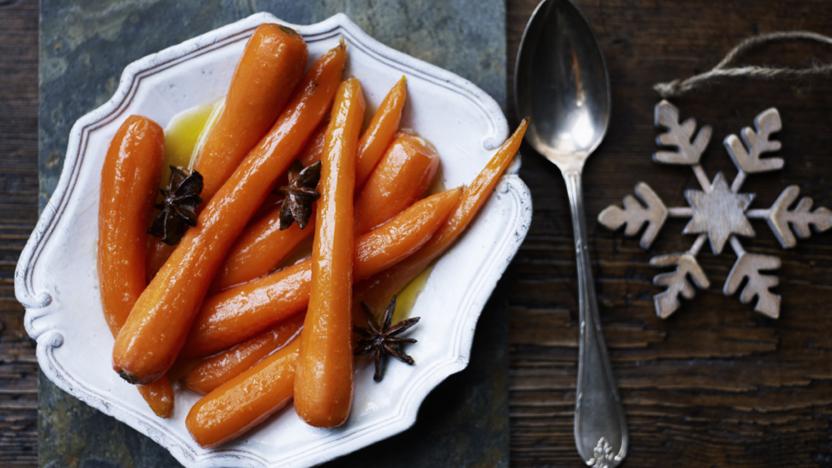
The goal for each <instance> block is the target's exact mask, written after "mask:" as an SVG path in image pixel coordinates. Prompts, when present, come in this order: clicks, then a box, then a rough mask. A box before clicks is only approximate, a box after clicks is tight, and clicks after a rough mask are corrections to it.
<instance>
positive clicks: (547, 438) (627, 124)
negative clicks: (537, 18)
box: [0, 0, 832, 467]
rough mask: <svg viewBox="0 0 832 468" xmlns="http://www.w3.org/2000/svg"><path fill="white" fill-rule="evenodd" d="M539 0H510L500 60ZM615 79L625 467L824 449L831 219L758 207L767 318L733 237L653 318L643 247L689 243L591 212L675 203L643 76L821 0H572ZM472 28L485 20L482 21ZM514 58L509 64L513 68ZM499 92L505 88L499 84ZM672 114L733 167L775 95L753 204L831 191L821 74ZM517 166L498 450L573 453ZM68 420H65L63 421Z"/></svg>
mask: <svg viewBox="0 0 832 468" xmlns="http://www.w3.org/2000/svg"><path fill="white" fill-rule="evenodd" d="M535 3H536V1H535V0H509V1H508V2H507V10H508V21H507V24H508V28H509V30H508V37H509V44H508V54H509V55H508V58H509V63H510V64H511V63H512V62H513V59H514V55H515V51H516V48H517V43H518V41H519V37H520V34H521V32H522V28H523V24H524V23H525V20H526V18H527V17H528V15H529V14H530V12H531V10H532V9H533V8H534V5H535ZM577 3H578V4H579V5H580V6H581V7H582V9H583V10H584V11H585V13H586V15H587V16H588V18H589V19H590V21H591V22H592V24H593V27H594V29H595V30H596V32H597V34H598V37H599V41H600V43H601V46H602V47H603V49H604V51H605V54H606V57H607V63H608V66H609V68H610V76H611V80H612V84H613V106H614V112H613V118H612V123H611V127H610V132H609V134H608V137H607V139H606V141H605V143H604V144H603V145H602V147H601V148H600V149H599V151H598V152H597V153H596V155H594V156H593V158H592V161H591V162H590V163H589V165H588V167H587V172H586V178H585V184H586V192H587V193H586V197H587V199H586V203H587V209H588V213H589V216H590V220H589V230H590V236H591V240H590V249H591V251H592V254H593V257H594V262H593V267H594V269H595V273H596V277H597V289H598V294H599V300H600V303H601V308H602V311H601V312H602V319H603V325H604V329H605V333H606V336H607V340H608V343H609V347H610V354H611V356H612V359H613V362H614V367H615V373H616V376H617V378H618V382H619V386H620V387H621V396H622V399H623V401H624V406H625V411H626V413H627V417H628V422H629V426H630V437H631V451H630V456H629V458H628V463H627V466H633V467H642V466H832V313H830V308H829V305H828V304H829V302H830V301H832V233H826V234H818V235H814V236H813V237H812V238H811V239H809V240H807V241H801V242H800V243H799V244H798V246H797V247H796V248H794V249H791V250H789V251H782V250H781V249H780V248H779V246H778V244H777V243H776V241H775V240H774V238H773V236H772V235H771V234H770V233H769V232H768V231H767V228H766V227H765V225H764V224H759V225H758V224H755V229H756V231H757V238H755V239H753V240H748V241H745V245H746V247H747V248H748V249H749V250H752V251H754V252H757V253H767V254H772V255H778V256H780V257H781V258H782V260H783V266H782V268H781V269H780V271H779V274H780V277H781V284H780V286H778V287H777V289H776V291H777V292H778V293H779V294H782V295H783V306H782V317H781V318H780V319H779V320H777V321H773V320H770V319H767V318H764V317H762V316H761V315H759V314H755V313H754V312H753V311H752V310H751V308H750V307H748V306H745V305H742V304H740V303H739V301H738V300H737V298H735V297H732V298H728V297H724V296H723V295H722V294H721V292H720V288H719V286H718V285H721V284H722V282H723V281H724V278H725V276H726V274H727V272H728V270H729V269H730V267H731V265H732V263H733V261H734V257H733V254H723V255H721V256H712V255H711V254H710V253H709V252H704V254H703V255H702V256H701V258H702V264H703V268H704V269H705V271H706V272H707V273H708V274H709V278H710V279H711V282H712V283H713V284H714V286H713V287H712V288H711V289H710V290H707V291H699V292H698V293H697V296H696V297H695V298H694V299H693V300H690V301H686V302H685V303H684V305H683V306H682V308H681V309H680V310H679V311H677V312H676V314H675V315H674V316H672V317H671V318H670V319H668V320H666V321H661V320H659V319H657V318H656V317H655V314H654V312H653V306H652V296H653V294H655V293H656V292H657V289H656V288H655V287H654V286H653V285H652V284H651V282H650V281H651V278H652V277H653V275H654V274H655V273H656V270H654V269H653V268H652V267H650V266H649V264H648V259H649V257H650V256H651V255H653V254H656V253H663V252H672V251H677V250H683V249H686V248H687V246H688V245H689V243H690V238H686V237H684V236H682V235H681V234H680V233H681V229H682V227H683V226H684V224H683V223H681V222H670V223H669V224H668V226H667V227H666V228H665V229H664V231H663V232H662V233H661V235H660V236H659V239H658V241H657V242H656V244H655V245H654V246H653V248H652V251H651V252H649V253H648V252H644V251H642V250H640V249H639V248H638V244H637V241H635V240H633V239H630V238H623V237H622V236H621V235H620V234H616V233H610V232H608V231H606V230H604V229H602V228H599V226H598V225H597V223H596V222H595V221H594V217H595V216H596V215H597V213H598V212H599V211H600V210H601V209H603V208H604V207H605V206H606V205H608V204H610V203H618V202H619V201H620V199H621V197H623V196H624V195H625V194H627V193H629V192H631V190H632V188H633V186H634V185H635V183H636V182H638V181H640V180H644V181H646V182H648V183H649V184H650V185H651V186H652V187H653V188H654V189H655V190H656V191H657V192H658V193H659V195H660V196H662V198H663V199H665V200H668V201H670V202H674V203H681V202H682V189H683V188H686V187H690V188H693V187H694V184H695V179H694V178H693V177H692V176H691V174H690V172H689V171H686V170H684V169H680V168H674V167H665V166H657V165H655V164H653V163H651V162H650V155H651V153H652V152H653V151H654V143H653V140H654V138H655V136H656V130H655V129H654V128H653V126H652V112H653V105H654V104H655V103H656V101H657V96H656V95H655V93H653V92H652V91H651V87H652V84H653V83H655V82H657V81H666V80H669V79H672V78H678V77H683V76H688V75H690V74H693V73H697V72H701V71H703V70H705V69H707V68H708V67H710V66H711V65H713V64H714V63H716V62H717V61H718V60H719V59H720V58H721V57H722V55H723V54H724V53H725V52H726V51H727V50H728V49H729V48H730V47H731V46H733V45H734V44H735V43H737V42H738V41H739V40H741V39H742V38H744V37H746V36H748V35H751V34H755V33H759V32H766V31H773V30H788V29H806V30H813V31H817V32H821V33H825V34H832V2H829V1H827V0H799V1H798V0H794V1H785V0H783V1H761V0H742V1H739V0H725V1H721V2H713V1H710V0H677V1H675V2H667V1H659V0H592V1H590V0H583V1H577ZM37 13H38V12H37V3H36V2H35V1H32V0H28V1H15V0H0V76H1V77H2V86H0V237H2V239H3V242H2V244H0V333H1V334H0V465H2V466H10V465H14V464H19V465H33V464H35V463H36V460H37V456H36V452H37V447H36V443H37V442H36V441H37V432H36V431H37V427H36V420H37V415H36V408H37V391H36V386H37V375H38V374H37V367H36V363H35V359H34V355H33V351H34V348H33V346H32V343H31V342H30V340H29V339H28V338H27V337H26V335H25V332H24V330H23V327H22V308H21V306H20V305H19V304H18V303H17V302H16V301H15V300H14V293H13V284H12V283H13V281H12V279H13V270H14V265H15V261H16V258H17V255H18V253H19V251H20V249H21V248H22V247H23V244H24V242H25V240H26V238H27V237H28V233H29V231H30V230H31V228H32V226H33V224H34V222H35V221H36V207H37V199H36V197H37V164H36V160H37V158H36V151H37V131H36V129H37V122H36V115H37V105H38V103H37V53H36V44H37ZM484 27H487V26H486V25H484ZM750 60H753V61H754V62H755V63H767V64H770V63H774V64H781V63H783V64H792V65H799V64H810V63H820V62H829V61H832V52H830V51H829V50H828V49H826V50H825V49H823V48H818V47H813V46H807V45H795V46H791V45H782V46H775V47H771V48H769V49H768V50H766V51H764V52H760V53H759V54H755V55H754V56H753V57H752V58H751V59H750ZM509 70H511V68H509ZM509 94H510V93H509ZM674 102H675V103H676V104H677V105H678V106H679V107H680V109H681V111H682V114H683V115H684V116H695V117H697V119H698V120H699V121H700V122H704V123H708V124H710V125H712V126H713V127H714V132H715V134H714V141H713V142H712V144H711V146H710V147H709V149H708V151H707V152H706V154H705V168H706V170H707V171H708V173H709V174H710V175H711V176H713V174H715V173H716V171H718V170H721V171H725V172H726V174H728V175H729V177H730V176H732V175H733V172H732V171H733V169H732V167H731V165H730V162H729V161H728V158H727V157H726V155H725V153H724V151H723V150H722V149H721V146H720V145H719V144H718V142H719V140H721V139H722V138H723V137H724V136H725V135H727V134H728V133H733V132H737V131H738V130H739V129H740V128H741V127H743V126H746V125H750V124H751V121H752V119H753V117H754V116H755V115H756V114H757V113H759V112H760V111H762V110H763V109H765V108H767V107H770V106H776V107H778V108H779V109H780V111H781V114H782V117H783V121H784V131H783V132H782V135H781V136H780V139H781V140H782V142H783V145H784V149H783V151H782V152H781V153H782V154H783V156H784V157H785V159H786V167H785V169H784V170H783V171H782V172H778V173H771V174H766V175H763V176H755V177H754V178H752V180H750V181H749V182H748V184H747V186H746V189H747V190H748V191H752V192H756V193H757V194H758V196H757V199H756V200H757V201H758V204H757V205H756V206H764V205H767V204H769V203H770V202H771V201H773V200H774V199H775V198H776V196H777V194H778V193H779V192H780V190H781V189H782V188H783V187H785V186H786V185H789V184H799V185H800V186H801V188H802V189H803V192H804V193H805V194H807V195H811V196H812V197H813V198H814V199H815V200H816V203H818V204H823V205H826V206H832V185H830V184H829V183H828V180H830V179H832V164H829V162H828V161H829V158H830V157H832V131H830V129H832V83H831V82H830V80H829V78H828V77H827V78H814V79H805V80H801V81H796V82H791V81H790V82H786V81H774V82H759V81H751V80H747V79H733V80H728V81H724V82H721V83H719V84H717V85H715V86H713V87H711V88H709V89H706V90H703V91H698V92H695V93H693V94H692V95H690V96H686V97H684V98H682V99H677V100H675V101H674ZM525 154H526V156H527V157H526V158H525V160H524V166H523V169H522V175H523V177H524V179H525V180H526V182H527V183H528V185H529V186H530V187H531V189H532V192H533V196H534V202H535V214H534V216H535V217H534V223H533V225H532V228H531V231H530V233H529V236H528V238H527V239H526V242H525V244H524V245H523V247H522V249H521V251H520V253H519V254H518V256H517V258H516V259H515V261H514V262H513V264H512V266H511V267H510V269H509V271H508V273H507V275H506V277H505V278H504V280H503V281H502V282H501V284H500V286H499V288H500V291H501V293H502V294H505V295H506V296H507V297H508V299H509V303H510V305H511V315H512V316H511V323H510V327H511V328H510V329H511V336H510V342H511V348H510V354H511V374H510V375H511V380H510V384H511V394H510V404H511V447H512V452H511V456H512V463H514V464H517V465H534V466H539V465H552V466H578V463H579V460H578V458H577V457H576V455H575V450H574V446H573V442H572V409H573V405H574V398H575V384H574V382H575V373H576V357H577V315H576V299H577V298H576V294H575V290H576V284H575V279H574V276H575V273H574V267H575V265H574V260H573V247H572V239H571V227H570V224H569V217H568V206H567V203H566V198H565V191H564V186H563V183H562V182H561V181H560V178H559V176H558V175H557V173H556V172H555V171H554V170H553V169H552V168H550V167H549V166H548V165H547V164H546V163H544V162H542V161H541V160H539V159H538V158H536V157H534V156H533V154H532V153H531V151H530V150H529V149H526V150H525ZM67 430H71V428H68V429H67Z"/></svg>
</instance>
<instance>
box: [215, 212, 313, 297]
mask: <svg viewBox="0 0 832 468" xmlns="http://www.w3.org/2000/svg"><path fill="white" fill-rule="evenodd" d="M314 231H315V219H314V217H313V218H310V219H309V222H308V224H307V225H306V227H305V228H303V229H301V228H300V226H298V225H297V223H293V224H292V225H291V226H289V228H288V229H284V230H281V229H280V206H279V205H278V206H277V207H275V208H274V209H272V210H271V211H269V212H268V213H266V215H265V216H263V217H262V218H260V219H258V220H257V221H255V222H254V223H253V224H251V225H250V226H249V227H248V228H246V230H245V231H244V232H243V234H242V236H240V239H239V240H237V243H236V244H234V247H233V248H232V249H231V252H230V253H229V254H228V257H227V258H226V260H225V263H224V264H223V266H222V269H221V270H220V272H219V273H218V274H217V278H216V280H215V290H223V289H226V288H228V287H230V286H233V285H235V284H240V283H244V282H246V281H249V280H251V279H253V278H257V277H258V276H262V275H265V274H266V273H268V272H270V271H272V270H274V269H275V268H276V267H277V265H278V264H279V263H280V261H281V260H283V259H284V258H286V257H287V256H288V255H289V254H291V253H292V252H293V251H294V250H295V248H296V247H297V246H298V245H300V244H301V243H302V242H303V241H304V240H306V239H308V238H309V236H311V235H312V233H313V232H314Z"/></svg>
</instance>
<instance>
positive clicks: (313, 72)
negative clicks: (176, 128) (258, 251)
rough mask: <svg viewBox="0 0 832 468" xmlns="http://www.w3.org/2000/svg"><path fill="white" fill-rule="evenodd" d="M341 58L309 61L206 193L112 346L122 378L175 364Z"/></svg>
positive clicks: (337, 53) (308, 127) (324, 97)
mask: <svg viewBox="0 0 832 468" xmlns="http://www.w3.org/2000/svg"><path fill="white" fill-rule="evenodd" d="M345 60H346V48H345V46H344V45H343V44H341V45H339V46H338V47H336V48H334V49H332V50H331V51H329V52H328V53H326V54H325V55H324V56H323V57H321V58H320V59H319V60H318V61H317V62H316V63H315V64H314V65H313V66H312V68H311V69H310V71H309V72H308V73H307V76H306V77H305V78H304V81H303V82H302V83H301V85H300V87H299V91H298V94H297V95H296V96H295V97H294V98H293V100H292V102H291V103H290V104H289V106H288V107H287V109H286V110H285V111H284V112H283V113H282V114H281V116H280V117H279V118H278V120H277V122H276V123H275V125H274V127H273V128H272V130H271V131H270V132H269V134H268V135H266V136H265V137H264V138H263V139H262V140H261V141H260V143H258V144H257V146H255V147H254V149H252V151H251V152H250V153H249V155H248V156H246V158H245V159H244V160H243V162H242V163H241V164H240V165H239V167H238V168H237V170H236V171H234V173H233V174H232V175H231V178H229V179H228V181H227V182H226V183H225V184H224V185H223V186H222V187H221V188H220V190H219V191H218V192H217V194H216V195H215V196H214V197H213V198H211V200H210V201H209V202H208V204H207V206H205V208H204V209H203V210H202V212H201V213H200V214H199V218H198V220H197V226H196V227H194V228H191V229H190V230H188V232H187V233H186V234H185V236H184V237H183V238H182V240H181V241H180V243H179V245H178V246H177V248H176V249H175V250H174V251H173V254H171V256H170V258H169V259H168V261H167V262H165V264H164V266H162V269H161V270H159V272H158V273H157V274H156V276H155V277H154V278H153V280H152V281H151V282H150V285H148V287H147V288H146V289H145V290H144V292H143V293H142V295H141V296H140V297H139V299H138V300H137V302H136V305H135V306H134V307H133V310H132V311H131V313H130V316H129V318H128V320H127V322H126V323H125V325H124V327H123V328H122V329H121V331H120V332H119V334H118V337H117V338H116V343H115V347H114V349H113V368H114V369H115V370H116V371H117V372H118V373H119V374H120V375H121V376H122V377H123V378H125V379H126V380H128V381H131V382H134V383H148V382H152V381H154V380H156V379H157V378H159V377H160V376H161V375H162V374H164V373H165V371H167V370H168V369H169V368H170V366H171V365H173V363H174V361H175V360H176V358H177V356H178V354H179V351H180V349H181V348H182V346H183V345H184V344H185V339H186V338H187V335H188V331H189V330H190V328H191V323H192V322H193V319H194V317H195V316H196V314H197V313H198V312H199V307H200V304H201V303H202V300H203V298H204V296H205V293H206V292H207V290H208V288H209V287H210V286H211V283H212V281H213V277H214V274H215V273H216V272H217V270H218V269H219V268H220V266H221V265H222V261H223V260H224V258H225V256H226V254H227V253H228V250H229V249H230V248H231V246H232V244H233V242H234V240H235V239H236V238H237V236H238V235H239V234H240V233H241V232H242V231H243V229H244V228H245V226H246V224H247V223H248V221H249V219H250V218H251V216H252V215H253V214H254V213H255V211H256V210H257V208H258V207H259V206H260V204H261V203H262V202H263V200H264V199H265V197H266V195H267V194H268V193H269V192H270V190H271V188H272V184H273V183H274V181H275V180H276V179H277V178H278V177H279V176H280V175H281V174H282V173H283V172H284V171H285V170H286V169H287V168H288V167H289V165H290V164H291V162H292V160H293V159H294V158H295V156H296V155H297V154H298V152H299V151H300V150H301V147H302V145H303V142H304V141H305V140H306V139H307V138H308V137H309V135H310V134H311V133H312V131H313V130H314V129H315V127H316V126H317V125H318V123H319V122H320V120H321V118H323V115H324V112H325V111H326V109H327V108H328V107H329V102H330V101H331V99H332V97H333V96H334V94H335V91H336V89H337V85H338V82H339V79H340V76H341V73H342V71H343V68H344V63H345Z"/></svg>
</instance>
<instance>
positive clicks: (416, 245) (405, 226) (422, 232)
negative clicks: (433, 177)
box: [355, 188, 462, 279]
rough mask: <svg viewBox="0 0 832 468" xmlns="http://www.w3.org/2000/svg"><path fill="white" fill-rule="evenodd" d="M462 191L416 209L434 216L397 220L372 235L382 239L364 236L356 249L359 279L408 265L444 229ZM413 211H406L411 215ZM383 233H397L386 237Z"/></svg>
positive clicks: (445, 194) (448, 192)
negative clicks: (399, 264) (411, 257)
mask: <svg viewBox="0 0 832 468" xmlns="http://www.w3.org/2000/svg"><path fill="white" fill-rule="evenodd" d="M461 196H462V189H461V188H455V189H451V190H446V191H445V192H441V193H437V194H436V195H432V196H430V197H428V198H426V199H424V200H422V201H421V202H419V203H417V204H415V205H413V206H414V207H416V208H417V209H420V210H434V213H435V215H434V216H424V217H414V218H410V219H408V217H405V216H396V217H393V218H392V219H390V221H388V222H387V223H385V224H383V225H382V226H381V227H380V228H379V229H377V230H374V231H371V233H379V235H364V236H361V238H360V239H359V242H358V243H357V244H356V246H355V277H356V279H364V278H369V277H371V276H373V275H374V274H376V273H377V272H380V271H384V270H386V269H387V268H390V267H391V266H393V265H396V264H398V263H399V262H401V261H404V260H405V259H407V258H408V257H410V256H411V255H413V254H414V253H416V252H417V251H419V250H420V249H421V247H422V246H423V245H425V244H426V243H428V242H429V241H430V239H431V237H432V236H433V235H434V233H436V231H437V230H439V228H440V227H441V226H442V224H443V223H444V221H445V219H447V216H448V214H449V213H451V211H453V209H454V208H455V207H456V206H457V205H458V204H459V200H460V197H461ZM408 211H410V210H406V211H405V212H404V213H407V212H408ZM381 233H395V234H393V235H390V237H385V236H384V235H381ZM402 236H404V237H408V238H411V239H417V241H416V242H410V243H405V242H396V241H395V240H394V238H395V237H402Z"/></svg>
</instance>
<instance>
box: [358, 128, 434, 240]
mask: <svg viewBox="0 0 832 468" xmlns="http://www.w3.org/2000/svg"><path fill="white" fill-rule="evenodd" d="M438 169H439V155H437V154H436V150H435V149H434V148H433V146H432V145H431V144H430V143H428V142H427V141H425V140H424V139H422V138H420V137H418V136H416V135H412V134H408V133H400V134H399V135H398V136H397V137H396V139H395V140H393V143H391V144H390V147H389V148H387V152H386V153H385V154H384V157H383V158H382V160H381V161H380V162H379V163H378V165H377V166H376V168H375V170H374V171H373V173H372V175H370V178H369V179H368V180H367V183H366V184H365V185H364V188H363V189H361V194H360V195H359V196H358V199H357V200H356V202H355V209H356V212H357V215H356V217H357V222H356V230H357V231H358V232H359V233H364V232H367V231H369V230H370V229H372V228H374V227H376V226H378V225H379V224H381V223H383V222H385V221H387V220H388V219H390V218H392V217H393V216H394V215H396V213H398V212H399V211H401V210H403V209H405V208H406V207H408V206H410V205H412V204H413V202H415V201H416V200H418V199H419V198H420V197H421V196H422V195H423V194H424V193H425V192H426V191H427V190H428V187H430V184H431V182H433V178H434V177H435V176H436V171H437V170H438Z"/></svg>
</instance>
